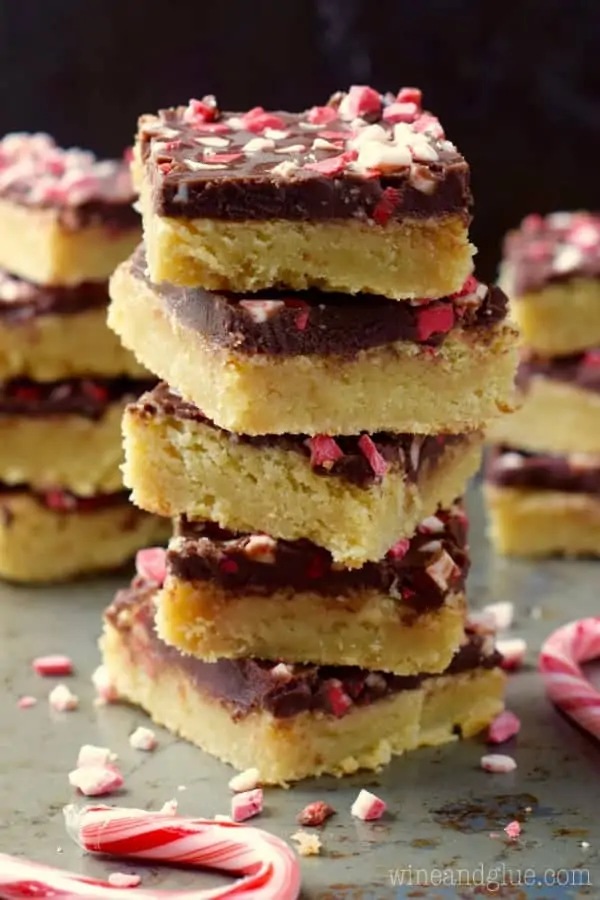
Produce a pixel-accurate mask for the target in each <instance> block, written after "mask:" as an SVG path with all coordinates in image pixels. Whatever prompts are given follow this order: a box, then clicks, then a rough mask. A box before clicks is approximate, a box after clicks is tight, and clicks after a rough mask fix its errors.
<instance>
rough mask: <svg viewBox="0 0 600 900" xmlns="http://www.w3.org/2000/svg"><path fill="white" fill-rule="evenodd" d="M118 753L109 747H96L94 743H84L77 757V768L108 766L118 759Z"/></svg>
mask: <svg viewBox="0 0 600 900" xmlns="http://www.w3.org/2000/svg"><path fill="white" fill-rule="evenodd" d="M116 758H117V754H116V753H113V752H112V750H109V749H108V747H95V746H94V745H93V744H83V746H82V747H81V748H80V750H79V755H78V757H77V768H78V769H80V768H81V767H82V766H106V765H108V764H109V763H112V762H114V761H115V760H116Z"/></svg>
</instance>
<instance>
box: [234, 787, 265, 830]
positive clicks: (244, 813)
mask: <svg viewBox="0 0 600 900" xmlns="http://www.w3.org/2000/svg"><path fill="white" fill-rule="evenodd" d="M262 810H263V792H262V788H254V790H251V791H242V792H241V793H239V794H234V796H233V797H232V798H231V818H232V819H233V821H234V822H245V821H246V819H251V818H253V817H254V816H259V815H260V814H261V812H262Z"/></svg>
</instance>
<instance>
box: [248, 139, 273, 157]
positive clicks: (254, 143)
mask: <svg viewBox="0 0 600 900" xmlns="http://www.w3.org/2000/svg"><path fill="white" fill-rule="evenodd" d="M274 149H275V141H273V140H269V138H263V137H255V138H250V140H249V141H247V142H246V143H245V144H244V146H243V147H242V153H260V152H261V151H263V150H274Z"/></svg>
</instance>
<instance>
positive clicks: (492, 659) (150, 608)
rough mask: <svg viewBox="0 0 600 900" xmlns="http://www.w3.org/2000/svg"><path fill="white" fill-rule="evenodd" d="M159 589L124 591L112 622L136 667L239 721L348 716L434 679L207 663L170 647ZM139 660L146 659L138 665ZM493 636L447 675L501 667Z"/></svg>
mask: <svg viewBox="0 0 600 900" xmlns="http://www.w3.org/2000/svg"><path fill="white" fill-rule="evenodd" d="M155 591H156V588H155V586H149V585H148V584H147V583H144V582H143V581H141V580H140V579H136V580H135V581H134V582H133V584H132V585H131V587H129V588H126V589H125V590H122V591H119V593H118V594H117V596H116V598H115V600H114V602H113V604H112V605H111V606H110V607H109V609H108V610H107V611H106V613H105V616H106V619H107V620H108V622H110V624H111V625H112V626H113V627H114V628H117V629H119V630H120V631H122V632H128V635H127V637H126V638H125V640H126V642H127V643H128V644H129V648H130V650H131V652H132V656H133V657H134V662H135V664H139V665H141V666H143V667H145V668H149V670H150V671H152V672H153V673H154V674H155V675H156V676H160V673H161V671H164V669H165V667H172V666H175V667H178V668H180V669H181V670H182V671H183V672H184V673H185V675H186V677H187V678H189V679H190V680H191V681H193V683H194V684H195V686H196V687H197V689H198V690H199V691H201V692H205V693H208V694H209V695H210V696H211V697H213V698H214V699H215V700H217V701H218V702H221V703H223V704H224V705H226V706H227V707H228V708H229V710H230V712H231V715H232V716H233V717H234V718H236V719H241V718H243V717H244V716H247V715H250V714H251V713H253V712H260V711H263V710H266V711H267V712H270V713H271V714H272V715H273V716H275V717H276V718H290V717H291V716H295V715H298V714H299V713H302V712H324V713H326V714H328V715H333V716H335V717H338V718H339V717H341V716H343V715H345V714H347V713H349V712H351V711H352V709H353V708H354V707H360V706H367V705H369V704H371V703H375V702H377V701H378V700H383V699H385V698H386V697H390V696H393V695H394V694H397V693H399V692H400V691H404V690H414V689H415V688H418V687H419V686H421V685H422V684H423V683H424V682H425V681H426V680H427V679H428V678H431V677H436V676H430V675H427V674H423V675H418V676H412V677H409V676H399V675H393V674H391V673H389V672H371V671H369V670H367V669H361V668H359V667H358V666H315V665H299V664H293V665H288V664H285V663H275V662H267V661H264V660H257V659H242V660H233V659H231V660H230V659H221V660H218V661H217V662H215V663H207V662H203V661H201V660H199V659H195V658H194V657H192V656H186V655H183V654H181V653H179V651H178V650H176V649H175V648H174V647H170V646H168V645H167V644H165V643H163V642H162V641H161V640H160V638H159V637H158V635H157V634H156V631H155V629H154V600H155ZM136 657H138V658H137V659H136ZM500 661H501V657H500V654H499V653H498V652H497V651H496V650H495V649H494V647H493V636H492V635H491V634H490V633H489V632H486V631H485V630H483V629H475V628H472V629H470V630H468V631H467V633H466V634H465V642H464V643H463V645H462V646H461V647H460V649H459V650H458V651H457V652H456V654H455V656H454V658H453V660H452V662H451V663H450V666H449V667H448V669H447V670H446V672H445V673H444V674H446V675H457V674H460V673H462V672H469V671H473V670H476V669H492V668H495V667H496V666H498V665H499V663H500Z"/></svg>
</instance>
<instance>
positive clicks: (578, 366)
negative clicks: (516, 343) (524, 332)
mask: <svg viewBox="0 0 600 900" xmlns="http://www.w3.org/2000/svg"><path fill="white" fill-rule="evenodd" d="M536 376H541V377H543V378H550V379H552V380H554V381H564V382H566V383H568V384H572V385H573V387H578V388H581V389H582V390H586V391H600V350H588V351H587V352H586V353H576V354H572V355H571V356H553V357H550V358H542V357H536V356H531V357H529V358H527V359H523V360H522V361H521V363H520V364H519V371H518V374H517V384H518V385H519V387H520V388H521V389H522V390H524V391H527V387H528V384H529V382H530V381H531V379H532V378H535V377H536Z"/></svg>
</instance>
